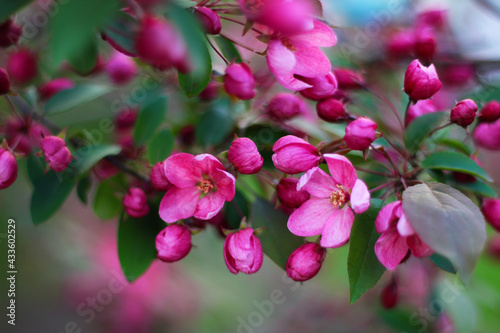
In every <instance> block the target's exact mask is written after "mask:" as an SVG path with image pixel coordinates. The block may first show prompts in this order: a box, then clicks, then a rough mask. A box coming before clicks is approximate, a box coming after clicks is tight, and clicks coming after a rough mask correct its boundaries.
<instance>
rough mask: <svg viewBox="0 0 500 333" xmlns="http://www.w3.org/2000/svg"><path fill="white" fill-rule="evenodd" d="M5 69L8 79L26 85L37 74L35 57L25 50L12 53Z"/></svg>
mask: <svg viewBox="0 0 500 333" xmlns="http://www.w3.org/2000/svg"><path fill="white" fill-rule="evenodd" d="M6 69H7V72H9V75H10V78H11V79H12V80H14V81H15V82H16V83H19V84H24V83H27V82H28V81H31V80H32V79H33V78H34V77H35V76H36V75H37V73H38V65H37V60H36V56H35V54H33V53H32V52H31V51H29V50H26V49H24V50H19V51H17V52H15V53H12V54H11V55H10V56H9V59H8V60H7V67H6Z"/></svg>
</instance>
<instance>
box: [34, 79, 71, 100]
mask: <svg viewBox="0 0 500 333" xmlns="http://www.w3.org/2000/svg"><path fill="white" fill-rule="evenodd" d="M74 86H75V83H74V82H73V80H71V79H68V78H65V77H61V78H59V79H54V80H52V81H49V82H47V83H45V84H44V85H42V86H41V87H40V88H38V93H39V94H40V98H41V99H50V98H52V97H53V96H54V95H55V94H57V93H59V92H61V91H63V90H67V89H71V88H73V87H74Z"/></svg>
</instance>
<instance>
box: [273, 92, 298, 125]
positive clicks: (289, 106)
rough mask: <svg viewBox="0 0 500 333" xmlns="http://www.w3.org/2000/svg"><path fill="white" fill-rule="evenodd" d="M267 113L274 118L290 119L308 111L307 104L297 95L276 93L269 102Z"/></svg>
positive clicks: (279, 119) (280, 119)
mask: <svg viewBox="0 0 500 333" xmlns="http://www.w3.org/2000/svg"><path fill="white" fill-rule="evenodd" d="M266 111H267V114H268V115H269V117H270V118H271V119H273V120H278V121H283V120H289V119H292V118H293V117H296V116H298V115H300V114H303V113H306V112H307V104H306V103H305V102H304V101H303V100H302V99H300V98H299V97H298V96H297V95H294V94H290V93H279V94H276V95H275V96H274V97H273V98H272V99H271V100H270V101H269V103H268V104H267V108H266Z"/></svg>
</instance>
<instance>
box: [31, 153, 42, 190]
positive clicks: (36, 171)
mask: <svg viewBox="0 0 500 333" xmlns="http://www.w3.org/2000/svg"><path fill="white" fill-rule="evenodd" d="M42 160H43V159H42V158H41V157H38V156H35V155H33V154H31V155H30V156H28V177H29V179H30V181H31V184H33V185H35V184H36V182H37V180H38V179H39V178H41V177H42V176H43V174H44V171H45V167H46V165H45V164H44V162H43V161H42Z"/></svg>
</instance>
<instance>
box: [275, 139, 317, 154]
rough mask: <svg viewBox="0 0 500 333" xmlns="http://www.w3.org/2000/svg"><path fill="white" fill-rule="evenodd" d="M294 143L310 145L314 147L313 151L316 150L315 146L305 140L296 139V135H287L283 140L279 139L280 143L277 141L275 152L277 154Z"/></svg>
mask: <svg viewBox="0 0 500 333" xmlns="http://www.w3.org/2000/svg"><path fill="white" fill-rule="evenodd" d="M292 143H300V144H305V145H309V146H311V147H312V149H315V148H314V146H313V145H311V144H310V143H309V142H307V141H306V140H304V139H301V138H299V137H296V136H295V135H286V136H284V137H282V138H279V139H278V141H276V142H275V143H274V145H273V152H277V151H278V150H279V149H281V148H283V147H285V146H286V145H289V144H292Z"/></svg>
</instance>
